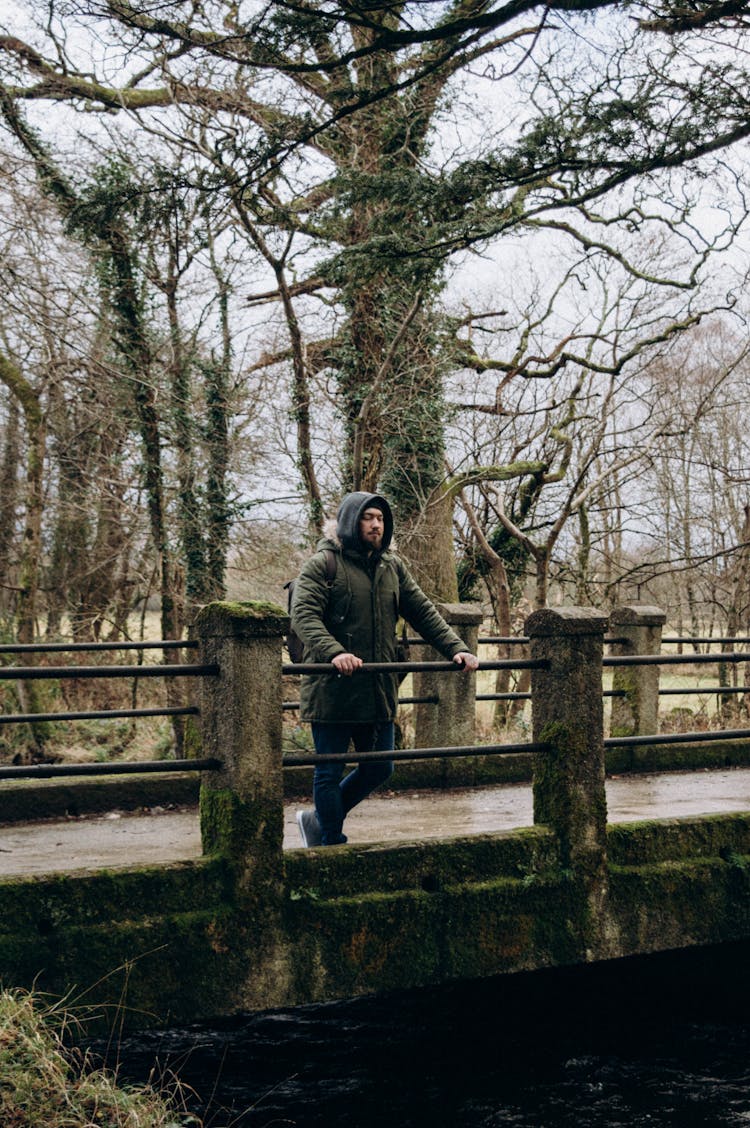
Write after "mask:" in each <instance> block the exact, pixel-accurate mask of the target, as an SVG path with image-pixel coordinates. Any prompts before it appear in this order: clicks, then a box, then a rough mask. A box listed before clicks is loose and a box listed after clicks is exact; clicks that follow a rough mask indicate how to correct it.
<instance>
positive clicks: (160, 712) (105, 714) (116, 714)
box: [0, 705, 200, 725]
mask: <svg viewBox="0 0 750 1128" xmlns="http://www.w3.org/2000/svg"><path fill="white" fill-rule="evenodd" d="M199 713H200V709H199V708H198V707H197V706H196V705H186V706H184V707H180V706H177V705H174V706H169V707H168V708H164V709H99V710H96V711H90V712H80V713H10V714H7V715H5V716H2V715H0V725H13V724H33V723H34V721H105V720H111V719H115V718H124V717H197V716H198V715H199Z"/></svg>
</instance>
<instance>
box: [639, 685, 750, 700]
mask: <svg viewBox="0 0 750 1128" xmlns="http://www.w3.org/2000/svg"><path fill="white" fill-rule="evenodd" d="M683 693H703V694H709V693H750V686H748V685H740V686H736V685H709V686H706V687H705V688H704V689H660V690H659V696H660V697H667V696H670V695H672V696H677V697H680V696H682V694H683Z"/></svg>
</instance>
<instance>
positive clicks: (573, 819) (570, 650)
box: [526, 607, 608, 955]
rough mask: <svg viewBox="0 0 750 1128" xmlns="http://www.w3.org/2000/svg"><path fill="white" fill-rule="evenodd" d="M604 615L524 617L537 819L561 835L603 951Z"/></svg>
mask: <svg viewBox="0 0 750 1128" xmlns="http://www.w3.org/2000/svg"><path fill="white" fill-rule="evenodd" d="M606 627H607V617H606V615H603V614H602V613H601V612H600V611H597V610H595V609H594V608H590V607H558V608H554V609H553V608H546V609H544V610H541V611H535V612H534V613H533V614H532V615H530V616H529V618H528V619H527V620H526V633H527V634H528V635H529V637H530V640H531V657H532V659H533V660H535V661H536V660H542V661H543V662H544V663H545V668H543V669H538V670H536V669H535V670H532V672H531V693H532V714H533V726H534V742H535V743H541V744H545V745H547V750H546V751H544V752H539V753H535V755H534V778H533V791H534V822H535V823H542V824H544V825H545V826H549V827H550V828H551V829H552V830H553V831H554V833H555V834H556V835H557V837H558V839H559V842H560V852H561V860H562V865H563V868H564V869H567V870H569V871H570V874H571V879H572V880H573V881H574V882H575V883H576V884H577V885H578V886H579V888H580V890H581V894H582V899H581V917H580V919H579V921H578V922H577V926H578V928H580V931H581V943H582V945H583V947H584V949H585V951H586V955H589V954H590V953H592V952H593V951H600V950H601V936H600V932H601V929H602V927H603V914H604V908H605V902H606V896H607V890H608V875H607V837H606V827H607V801H606V795H605V791H604V733H603V724H604V710H603V706H602V652H603V641H604V632H605V630H606Z"/></svg>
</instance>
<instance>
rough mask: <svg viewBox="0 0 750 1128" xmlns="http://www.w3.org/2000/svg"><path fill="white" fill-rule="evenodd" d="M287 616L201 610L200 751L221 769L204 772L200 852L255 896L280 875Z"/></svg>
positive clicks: (255, 607) (255, 610) (211, 607)
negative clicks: (210, 669) (225, 865)
mask: <svg viewBox="0 0 750 1128" xmlns="http://www.w3.org/2000/svg"><path fill="white" fill-rule="evenodd" d="M288 624H289V619H288V617H287V615H286V614H285V613H284V611H283V610H282V609H281V608H280V607H276V606H275V605H274V604H270V603H210V604H208V606H206V607H203V608H202V609H201V611H200V612H199V613H198V616H197V618H196V622H195V635H196V636H197V638H198V639H199V641H200V661H201V662H202V663H216V664H217V665H218V666H219V670H220V673H219V675H218V676H217V677H205V678H202V679H201V682H202V685H201V694H200V711H201V712H200V723H201V752H202V755H203V756H206V757H209V756H210V757H215V758H216V759H217V760H220V761H221V762H222V764H223V767H222V769H221V770H220V771H215V772H204V773H203V774H202V777H201V801H200V812H201V835H202V838H203V849H204V852H205V853H208V854H214V853H220V854H223V855H224V856H225V857H226V858H227V859H228V860H229V861H230V862H231V864H232V869H233V872H234V874H235V878H236V881H237V891H238V893H239V894H241V895H242V894H245V895H248V896H251V897H253V899H257V898H258V897H261V898H262V897H264V896H265V895H266V894H268V893H273V892H274V891H275V890H276V889H277V888H278V887H279V886H280V882H281V876H282V841H283V788H282V768H281V646H282V637H283V635H284V633H285V631H286V630H287V628H288Z"/></svg>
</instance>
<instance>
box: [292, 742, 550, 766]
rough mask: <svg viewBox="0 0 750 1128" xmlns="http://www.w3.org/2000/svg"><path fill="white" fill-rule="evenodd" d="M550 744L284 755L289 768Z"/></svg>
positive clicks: (500, 752)
mask: <svg viewBox="0 0 750 1128" xmlns="http://www.w3.org/2000/svg"><path fill="white" fill-rule="evenodd" d="M548 749H549V745H548V744H481V745H469V746H466V747H457V748H396V749H394V750H393V751H391V752H361V753H359V754H357V753H356V752H354V753H351V754H350V753H348V752H331V753H330V755H327V756H323V755H321V754H319V753H317V752H312V753H309V754H307V755H304V756H285V757H284V759H283V760H282V765H283V766H284V767H287V768H307V767H314V766H315V764H334V763H354V762H357V763H359V762H364V761H367V760H435V759H441V760H442V759H450V758H454V757H458V756H487V755H493V756H504V755H511V754H517V753H533V752H546V751H548Z"/></svg>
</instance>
